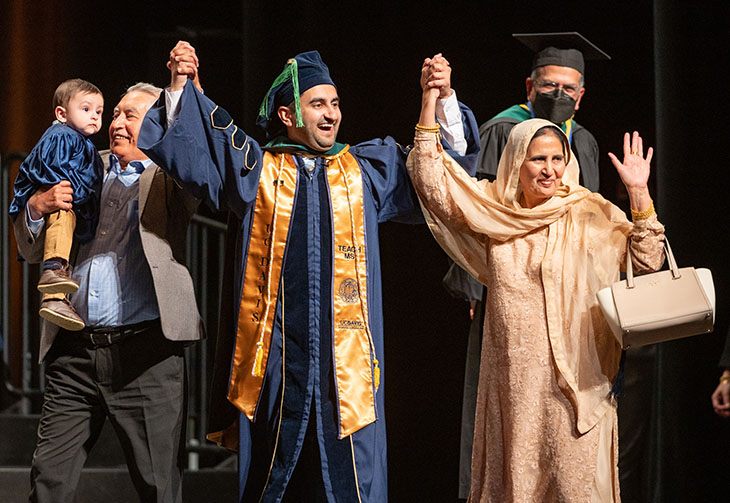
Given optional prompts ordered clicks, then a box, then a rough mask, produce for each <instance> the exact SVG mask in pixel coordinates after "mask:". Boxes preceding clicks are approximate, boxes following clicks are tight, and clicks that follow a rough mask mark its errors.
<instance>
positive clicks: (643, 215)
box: [631, 201, 654, 220]
mask: <svg viewBox="0 0 730 503" xmlns="http://www.w3.org/2000/svg"><path fill="white" fill-rule="evenodd" d="M653 214H654V201H652V202H651V205H650V206H649V207H648V208H647V209H645V210H644V211H634V210H631V220H646V219H647V218H649V217H650V216H652V215H653Z"/></svg>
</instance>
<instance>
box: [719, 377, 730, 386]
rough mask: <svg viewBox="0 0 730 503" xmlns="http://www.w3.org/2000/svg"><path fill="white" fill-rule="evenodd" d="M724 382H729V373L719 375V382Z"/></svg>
mask: <svg viewBox="0 0 730 503" xmlns="http://www.w3.org/2000/svg"><path fill="white" fill-rule="evenodd" d="M726 382H730V375H721V376H720V384H724V383H726Z"/></svg>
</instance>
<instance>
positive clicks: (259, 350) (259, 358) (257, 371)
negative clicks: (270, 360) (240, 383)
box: [253, 341, 264, 377]
mask: <svg viewBox="0 0 730 503" xmlns="http://www.w3.org/2000/svg"><path fill="white" fill-rule="evenodd" d="M263 361H264V343H263V342H261V341H259V342H257V343H256V361H255V362H254V364H253V375H255V376H256V377H264V373H263V370H262V368H261V367H262V365H263Z"/></svg>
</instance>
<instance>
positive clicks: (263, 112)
mask: <svg viewBox="0 0 730 503" xmlns="http://www.w3.org/2000/svg"><path fill="white" fill-rule="evenodd" d="M289 79H291V81H292V84H293V86H294V110H295V113H296V119H297V120H296V127H303V126H304V122H303V121H302V105H301V102H300V99H299V71H298V69H297V60H296V59H294V58H292V59H290V60H289V61H287V62H286V66H285V67H284V70H282V72H281V73H280V74H279V76H278V77H276V79H274V83H273V84H271V87H269V90H268V91H266V95H265V96H264V101H263V102H262V103H261V107H260V108H259V115H260V116H261V117H265V118H266V119H268V118H269V113H270V110H269V95H270V94H271V91H272V90H273V89H274V88H275V87H276V86H278V85H279V84H281V83H282V82H285V81H287V80H289Z"/></svg>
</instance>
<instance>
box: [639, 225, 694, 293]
mask: <svg viewBox="0 0 730 503" xmlns="http://www.w3.org/2000/svg"><path fill="white" fill-rule="evenodd" d="M629 240H631V238H629ZM664 254H665V255H666V256H667V262H669V270H670V271H672V279H679V278H681V277H682V275H681V274H679V268H678V267H677V261H676V260H674V254H673V253H672V247H671V246H669V240H668V239H667V237H666V236H664ZM626 288H634V266H633V264H632V260H631V243H629V244H628V246H627V247H626Z"/></svg>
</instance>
